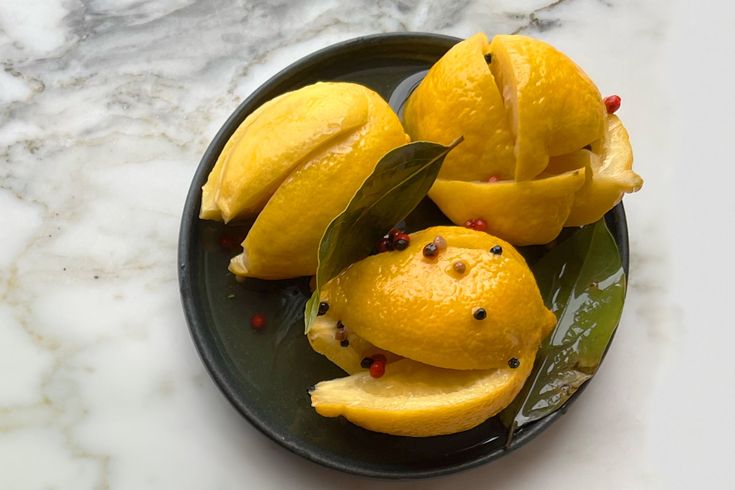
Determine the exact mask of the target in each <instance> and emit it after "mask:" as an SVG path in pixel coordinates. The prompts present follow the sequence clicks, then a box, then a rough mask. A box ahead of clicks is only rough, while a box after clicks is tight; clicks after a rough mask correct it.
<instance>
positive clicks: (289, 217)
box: [230, 83, 409, 279]
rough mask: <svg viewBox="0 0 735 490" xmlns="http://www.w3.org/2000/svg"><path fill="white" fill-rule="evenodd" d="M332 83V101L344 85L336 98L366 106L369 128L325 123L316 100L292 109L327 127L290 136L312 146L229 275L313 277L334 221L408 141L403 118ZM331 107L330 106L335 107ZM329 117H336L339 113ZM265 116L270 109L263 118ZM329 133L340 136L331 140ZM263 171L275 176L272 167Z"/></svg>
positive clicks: (360, 90) (373, 96)
mask: <svg viewBox="0 0 735 490" xmlns="http://www.w3.org/2000/svg"><path fill="white" fill-rule="evenodd" d="M321 85H326V84H321ZM329 85H330V86H331V88H330V89H329V90H326V91H324V92H322V93H321V94H322V96H323V97H325V98H327V99H331V98H332V97H334V96H335V95H334V94H335V92H334V89H335V88H337V87H338V88H339V90H338V91H337V92H336V93H337V94H339V93H343V92H349V93H351V94H352V96H351V97H349V98H350V99H351V100H352V101H357V102H358V104H357V106H358V107H360V104H362V102H360V101H364V107H365V115H364V124H362V125H360V126H358V127H357V128H353V129H349V130H345V127H349V128H352V123H354V122H356V121H357V120H359V119H360V118H352V117H349V118H348V117H347V116H344V117H341V118H336V119H334V118H332V119H331V120H327V119H325V120H322V121H320V120H321V117H320V114H321V110H319V109H318V108H320V107H324V104H321V103H317V102H314V103H312V104H306V103H304V104H301V106H300V107H298V108H296V107H294V108H293V114H292V116H291V117H292V118H295V119H299V118H304V117H307V116H306V114H309V116H308V118H309V120H313V122H315V123H316V122H317V121H320V122H319V124H315V125H314V126H308V125H303V126H299V128H300V129H299V132H293V133H292V134H291V137H292V138H294V139H295V141H298V142H300V143H299V144H304V142H308V145H307V146H306V147H304V148H301V149H300V152H299V153H298V154H299V155H301V156H300V157H299V158H298V159H297V160H298V161H297V163H296V164H295V165H289V168H290V171H289V173H288V175H287V176H285V178H284V179H283V181H282V182H279V185H278V186H277V188H276V189H275V192H274V193H273V195H272V196H270V199H269V200H268V201H267V204H266V205H265V207H264V208H263V210H262V211H261V212H260V214H259V215H258V218H257V219H256V220H255V223H254V224H253V226H252V228H251V229H250V231H249V233H248V235H247V236H246V237H245V241H244V242H243V244H242V245H243V253H242V254H240V255H238V256H237V257H235V258H233V259H232V261H231V263H230V270H231V271H232V272H233V273H235V274H237V275H238V276H247V277H258V278H262V279H283V278H289V277H297V276H306V275H312V274H314V273H315V272H316V267H317V248H318V246H319V240H320V239H321V236H322V234H323V233H324V230H325V229H326V227H327V225H328V224H329V222H330V221H332V219H334V217H335V216H337V215H338V214H339V213H340V212H341V211H342V210H343V209H344V208H345V206H346V205H347V203H348V202H349V200H350V199H351V198H352V196H353V195H354V193H355V192H356V191H357V189H358V188H359V187H360V185H361V184H362V183H363V181H364V180H365V179H366V178H367V176H368V175H369V174H370V172H372V170H373V169H374V168H375V165H377V163H378V162H379V161H380V158H381V157H382V156H383V155H384V154H385V153H387V152H388V151H390V150H391V149H393V148H395V147H397V146H400V145H402V144H405V143H407V142H408V140H409V139H408V136H407V135H406V134H405V133H404V132H403V128H402V126H401V123H400V121H399V120H398V117H397V116H396V115H395V114H394V113H393V111H392V110H391V109H390V107H389V106H388V104H387V103H386V102H385V101H384V100H383V99H382V98H381V97H380V96H379V95H378V94H377V93H375V92H373V91H372V90H370V89H368V88H366V87H363V86H361V85H356V84H348V83H332V84H329ZM325 104H326V105H327V106H329V107H331V105H330V104H331V103H330V104H327V103H326V102H325ZM345 104H347V102H346V101H345ZM352 110H353V109H350V111H352ZM313 111H316V113H314V114H312V112H313ZM348 112H349V111H348ZM322 115H323V116H324V117H327V116H330V117H331V116H333V115H334V112H333V111H329V112H328V114H322ZM266 117H268V111H263V112H262V113H261V114H260V116H259V118H266ZM348 122H349V124H347V123H348ZM345 125H346V126H345ZM275 130H276V129H275V128H274V131H275ZM302 131H303V132H304V133H305V134H301V132H302ZM325 132H327V133H330V134H332V135H338V136H336V137H330V138H325V137H324V133H325ZM246 136H247V135H245V136H243V138H245V137H246ZM267 141H272V140H267ZM253 144H255V145H256V146H257V148H259V149H260V150H259V151H261V152H266V153H267V152H270V151H275V150H272V149H271V148H270V147H269V145H270V143H267V144H266V143H264V141H256V142H254V143H253ZM294 148H296V146H294ZM277 168H282V167H277ZM264 172H265V174H264V175H268V173H267V169H264ZM275 180H277V179H275ZM258 182H261V181H258ZM259 185H260V184H259Z"/></svg>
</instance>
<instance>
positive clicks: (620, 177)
mask: <svg viewBox="0 0 735 490" xmlns="http://www.w3.org/2000/svg"><path fill="white" fill-rule="evenodd" d="M592 149H593V151H597V152H599V154H600V156H599V158H595V159H593V160H592V164H591V170H592V172H591V176H590V178H589V179H588V181H587V182H586V183H585V185H584V187H582V188H581V189H580V190H579V191H578V192H577V194H576V195H575V197H574V204H573V205H572V209H571V211H570V213H569V217H568V218H567V220H566V223H565V224H564V225H565V226H581V225H586V224H588V223H594V222H595V221H597V220H599V219H600V218H602V217H603V216H604V215H605V213H606V212H608V211H609V210H610V209H612V208H613V207H614V206H615V205H616V204H617V203H618V202H620V200H621V199H622V198H623V195H624V194H625V193H626V192H636V191H637V190H639V189H640V188H641V186H643V179H641V177H640V176H639V175H638V174H637V173H635V172H634V171H633V149H632V148H631V146H630V140H629V138H628V132H627V131H626V130H625V126H623V123H622V122H621V121H620V119H619V118H618V117H617V116H615V115H613V114H610V115H608V116H607V138H606V139H605V140H602V141H600V142H598V143H596V144H595V145H593V146H592Z"/></svg>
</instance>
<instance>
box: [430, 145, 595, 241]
mask: <svg viewBox="0 0 735 490" xmlns="http://www.w3.org/2000/svg"><path fill="white" fill-rule="evenodd" d="M585 153H587V154H589V152H585ZM575 161H577V160H576V159H575ZM585 174H586V169H585V168H584V167H582V168H578V169H574V170H571V171H568V172H565V173H562V174H559V175H553V176H549V177H546V178H541V179H534V180H528V181H522V182H517V181H514V180H508V181H499V182H495V183H487V182H464V181H459V180H444V179H439V180H437V181H436V182H435V183H434V185H433V187H432V188H431V190H430V191H429V196H430V197H431V199H432V200H433V201H434V202H435V203H436V204H437V206H439V208H440V209H441V210H442V212H443V213H444V214H445V215H447V217H449V219H451V220H452V221H453V222H454V223H457V224H460V223H464V222H465V221H466V220H468V219H475V218H482V219H484V220H485V221H486V222H487V231H488V232H489V233H492V234H494V235H497V236H501V237H503V238H505V239H506V240H508V241H510V242H511V243H513V244H515V245H531V244H543V243H548V242H550V241H551V240H553V239H554V238H556V236H557V235H558V234H559V232H560V231H561V229H562V226H563V225H564V223H565V221H567V218H568V217H569V213H570V211H571V209H572V206H573V203H574V199H575V192H576V191H577V190H578V189H580V188H581V187H582V186H583V185H584V183H585Z"/></svg>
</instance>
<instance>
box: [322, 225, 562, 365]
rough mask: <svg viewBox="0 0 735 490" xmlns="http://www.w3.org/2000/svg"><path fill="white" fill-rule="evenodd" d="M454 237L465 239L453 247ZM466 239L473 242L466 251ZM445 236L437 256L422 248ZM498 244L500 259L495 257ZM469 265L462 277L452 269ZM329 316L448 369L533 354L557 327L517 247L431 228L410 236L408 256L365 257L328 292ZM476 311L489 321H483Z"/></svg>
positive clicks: (380, 343)
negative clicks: (425, 253)
mask: <svg viewBox="0 0 735 490" xmlns="http://www.w3.org/2000/svg"><path fill="white" fill-rule="evenodd" d="M455 233H456V234H458V235H459V236H460V237H461V240H457V241H455V239H454V237H455ZM468 235H472V236H474V241H473V246H472V247H471V248H468V247H467V246H466V241H467V237H468ZM436 236H442V237H443V238H444V239H445V240H446V241H447V244H448V246H447V248H446V249H445V250H443V251H441V252H440V253H439V254H438V255H437V256H436V257H434V258H426V257H424V255H423V253H422V249H423V248H424V246H425V245H426V244H428V243H430V242H431V241H432V240H433V239H434V237H436ZM495 245H500V246H501V247H502V248H503V252H502V254H493V253H491V252H490V249H491V248H493V247H494V246H495ZM456 262H462V263H463V264H464V266H465V270H464V272H463V273H458V272H456V270H455V269H454V264H455V263H456ZM321 301H326V302H328V303H329V305H330V308H329V312H328V314H327V315H325V317H326V318H328V319H330V320H331V321H332V322H333V323H334V324H336V322H337V321H341V322H342V323H343V324H344V325H345V327H346V328H347V329H348V330H349V331H351V332H354V333H355V334H356V335H358V336H359V337H361V338H362V339H364V340H365V341H367V342H369V343H370V344H372V345H374V346H376V347H377V348H379V349H382V350H385V351H389V352H392V353H394V354H396V355H398V356H402V357H407V358H409V359H412V360H415V361H419V362H422V363H425V364H430V365H433V366H437V367H443V368H449V369H491V368H502V367H504V366H507V362H508V360H509V359H510V358H511V357H517V358H520V357H523V356H526V355H528V353H529V352H535V350H536V348H537V347H538V345H539V342H540V341H541V339H542V338H543V337H544V336H545V335H546V334H547V333H548V332H549V330H550V329H551V328H552V326H553V325H554V324H555V323H556V319H555V317H554V315H553V313H551V312H550V311H549V310H548V309H546V307H545V306H544V304H543V301H542V300H541V295H540V293H539V290H538V287H537V286H536V281H535V279H534V277H533V274H532V273H531V271H530V270H529V269H528V266H527V265H526V263H525V261H523V259H522V258H520V256H519V255H518V254H517V252H515V250H514V249H513V247H512V246H511V245H510V244H508V243H507V242H504V241H502V240H499V239H497V238H495V237H493V236H491V235H489V234H487V233H482V232H478V231H473V230H467V229H464V228H458V227H433V228H428V229H426V230H423V231H421V232H418V233H414V234H412V235H411V243H410V245H409V247H408V248H407V249H406V250H403V251H394V252H385V253H382V254H378V255H374V256H371V257H367V258H366V259H363V260H362V261H360V262H357V263H355V264H353V265H352V266H350V267H349V268H348V269H346V270H345V271H343V272H342V273H340V274H339V275H338V276H337V277H336V278H334V279H332V280H331V281H329V282H328V283H327V284H326V285H325V286H324V287H323V288H322V295H321ZM478 308H482V309H484V310H485V313H486V317H485V318H484V319H477V318H476V317H475V315H474V313H475V311H476V310H477V309H478Z"/></svg>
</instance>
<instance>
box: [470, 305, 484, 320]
mask: <svg viewBox="0 0 735 490" xmlns="http://www.w3.org/2000/svg"><path fill="white" fill-rule="evenodd" d="M472 316H473V317H475V320H484V319H485V318H487V311H485V308H475V311H473V312H472Z"/></svg>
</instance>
